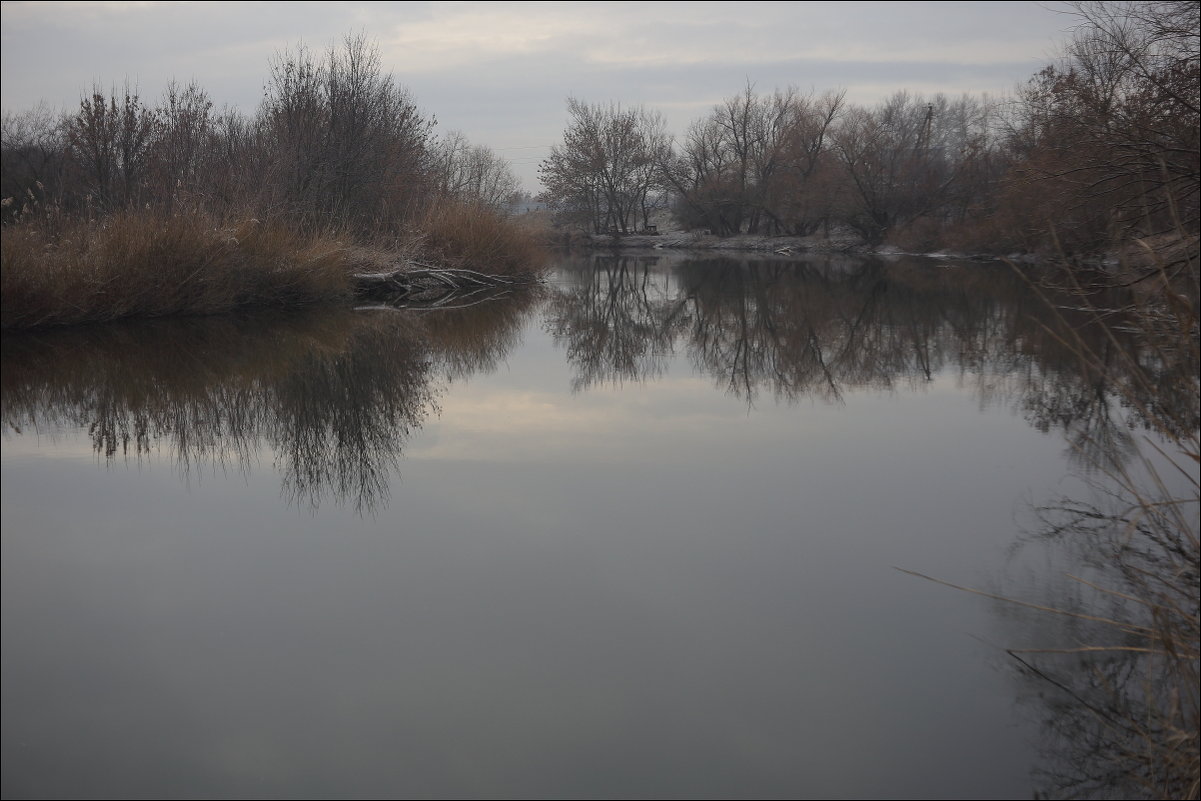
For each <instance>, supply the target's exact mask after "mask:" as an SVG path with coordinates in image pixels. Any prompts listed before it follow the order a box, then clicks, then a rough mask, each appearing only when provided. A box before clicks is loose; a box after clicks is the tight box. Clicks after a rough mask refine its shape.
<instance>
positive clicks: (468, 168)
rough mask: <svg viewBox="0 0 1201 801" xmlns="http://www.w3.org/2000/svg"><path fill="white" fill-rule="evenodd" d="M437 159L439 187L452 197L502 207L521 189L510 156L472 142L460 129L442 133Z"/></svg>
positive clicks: (436, 150) (492, 206)
mask: <svg viewBox="0 0 1201 801" xmlns="http://www.w3.org/2000/svg"><path fill="white" fill-rule="evenodd" d="M434 161H435V164H436V172H437V177H438V180H439V183H440V185H439V189H440V190H441V191H442V193H443V194H446V195H450V196H452V197H457V198H460V199H463V200H468V201H472V202H478V203H483V204H484V205H485V206H488V207H490V208H492V209H495V210H497V211H501V210H503V209H504V208H505V207H507V206H508V205H509V201H510V200H511V199H512V197H513V195H514V193H516V192H519V191H520V189H521V182H520V181H519V180H518V178H517V176H516V175H515V174H514V173H513V168H512V167H510V166H509V162H508V161H507V160H505V159H503V158H501V157H500V156H498V155H497V154H496V153H495V152H494V151H493V150H492V149H491V148H489V147H487V146H485V145H472V144H471V143H470V142H469V141H468V140H467V137H466V136H464V135H463V134H462V133H461V132H459V131H449V132H447V133H446V134H445V135H444V136H443V137H442V140H441V141H440V142H439V143H438V145H437V147H436V148H435V156H434Z"/></svg>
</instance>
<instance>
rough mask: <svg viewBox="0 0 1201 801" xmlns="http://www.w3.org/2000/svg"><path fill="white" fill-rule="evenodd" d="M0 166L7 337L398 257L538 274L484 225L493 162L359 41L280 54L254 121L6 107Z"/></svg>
mask: <svg viewBox="0 0 1201 801" xmlns="http://www.w3.org/2000/svg"><path fill="white" fill-rule="evenodd" d="M0 167H2V169H0V196H2V197H3V198H4V200H3V208H2V210H0V221H2V222H3V225H4V243H3V267H2V270H3V275H2V282H3V296H2V298H3V325H4V327H11V326H21V327H25V326H30V325H47V324H57V323H70V322H82V321H87V320H104V319H114V318H117V317H123V316H155V315H164V314H177V313H212V312H219V311H224V310H228V309H231V308H236V307H238V306H242V305H294V304H297V303H309V302H318V301H324V300H330V299H337V298H340V297H344V296H345V295H347V294H348V293H349V291H350V286H351V284H350V276H351V275H352V274H353V273H354V272H356V271H361V270H363V269H364V268H367V269H372V270H384V269H395V268H396V267H398V266H400V265H401V264H402V263H403V261H404V260H405V259H406V258H409V257H414V256H423V257H425V258H426V259H430V260H445V261H447V262H449V263H452V264H453V265H454V266H466V267H471V268H472V269H476V270H479V271H481V272H489V273H497V272H504V273H510V274H511V273H523V272H534V271H536V270H537V269H538V268H539V266H540V263H541V258H540V255H539V253H538V251H537V248H536V246H535V244H534V239H533V237H532V236H531V235H530V234H529V233H528V232H526V231H524V230H522V229H521V228H519V227H518V226H516V225H515V224H514V223H513V222H512V221H511V220H510V219H508V218H507V217H506V216H505V215H503V214H502V213H500V211H501V209H502V208H503V207H504V206H505V205H506V204H507V203H508V201H509V197H510V195H511V194H512V193H513V192H515V191H516V190H517V188H518V184H517V180H516V178H515V177H514V175H513V173H512V171H511V170H510V169H509V167H508V165H507V163H506V162H504V161H503V160H502V159H500V158H498V157H497V156H496V155H495V154H494V153H492V151H490V150H488V149H487V148H486V147H483V146H478V145H477V146H472V145H471V144H470V143H468V142H467V141H466V140H465V139H464V138H463V137H462V136H461V135H459V134H456V133H453V132H452V133H450V134H448V135H447V136H446V137H444V138H443V139H441V140H439V139H437V138H436V137H435V135H434V123H433V121H432V119H431V118H430V117H428V116H426V115H425V114H423V113H422V112H421V110H420V109H419V108H418V107H417V105H416V103H415V102H414V101H413V99H412V98H411V97H410V96H409V94H408V92H407V91H406V90H405V89H404V88H403V87H402V86H400V85H399V84H398V83H397V82H396V81H395V80H394V79H393V78H392V76H391V75H389V74H386V73H385V72H384V71H383V69H382V66H381V63H380V57H379V54H378V51H377V49H376V48H375V47H374V46H373V45H372V44H370V43H369V42H368V41H367V39H366V38H365V37H363V36H351V37H347V38H346V39H345V40H344V41H343V42H342V43H341V45H339V46H335V47H331V48H330V49H329V50H328V51H327V52H325V53H324V54H322V55H320V56H318V55H315V54H313V53H312V52H310V51H308V50H306V49H305V48H303V47H300V48H297V49H296V50H292V51H287V52H283V53H280V54H277V56H276V57H275V58H274V59H273V60H272V61H271V64H270V75H269V78H268V80H267V83H266V89H265V93H264V98H263V101H262V104H261V105H260V107H259V109H258V110H257V112H256V113H254V114H253V115H246V114H243V113H241V112H238V111H234V110H230V109H216V108H215V107H214V105H213V102H212V100H211V99H210V98H209V96H208V94H207V93H206V92H205V91H204V89H202V88H201V87H199V86H197V85H195V84H189V85H187V86H181V85H179V84H175V83H172V84H171V85H169V86H168V88H167V90H166V91H165V93H164V95H163V97H162V99H161V100H160V101H159V102H158V104H157V105H154V106H151V105H148V104H147V103H146V102H145V101H144V100H143V99H142V98H141V97H140V96H139V95H138V93H137V91H136V90H135V89H133V88H131V87H129V86H128V85H126V86H125V87H124V89H122V90H116V89H113V90H111V91H110V92H105V91H104V90H103V89H102V88H100V87H96V88H95V89H94V90H93V92H92V93H91V95H90V96H89V97H86V98H84V99H82V100H81V101H80V104H79V108H78V110H76V111H74V112H72V113H69V114H65V115H60V114H57V113H54V112H51V111H49V110H48V109H46V108H39V109H34V110H32V111H26V112H24V113H20V114H6V115H5V117H4V128H3V148H2V165H0ZM423 248H424V250H423Z"/></svg>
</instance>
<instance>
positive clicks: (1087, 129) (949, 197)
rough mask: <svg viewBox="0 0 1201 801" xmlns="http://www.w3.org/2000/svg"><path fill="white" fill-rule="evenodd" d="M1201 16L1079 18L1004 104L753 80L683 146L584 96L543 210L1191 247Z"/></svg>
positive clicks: (955, 241)
mask: <svg viewBox="0 0 1201 801" xmlns="http://www.w3.org/2000/svg"><path fill="white" fill-rule="evenodd" d="M1198 8H1199V5H1198V4H1197V3H1194V2H1132V3H1085V4H1079V5H1078V6H1077V12H1078V15H1079V20H1080V24H1079V26H1078V27H1077V28H1076V30H1075V32H1074V35H1073V38H1072V40H1071V42H1070V43H1069V44H1068V46H1067V48H1066V53H1065V56H1064V58H1063V59H1062V60H1061V62H1060V63H1058V64H1056V65H1053V66H1050V67H1047V68H1046V69H1045V70H1043V71H1042V72H1040V73H1039V74H1037V75H1035V76H1034V77H1033V78H1031V80H1030V81H1029V83H1028V84H1027V85H1026V86H1025V87H1023V88H1021V90H1020V91H1019V92H1018V93H1017V94H1016V96H1015V97H1012V98H1008V99H1005V100H999V101H998V100H991V99H989V98H988V97H972V96H963V97H958V98H952V97H948V96H945V95H941V94H939V95H935V96H933V97H924V96H921V95H915V94H910V93H908V92H898V93H896V94H894V95H893V96H891V97H889V98H888V99H887V100H885V101H883V102H882V103H879V104H877V105H876V106H873V107H863V106H856V105H853V104H851V103H848V102H847V100H846V97H845V94H844V93H843V92H839V91H834V92H826V93H824V94H815V93H810V94H805V93H802V92H799V91H797V90H796V89H791V88H790V89H784V90H776V91H773V92H770V93H766V92H758V91H756V90H755V87H754V86H752V85H750V84H748V85H747V86H746V87H745V88H744V89H743V90H742V91H741V92H739V93H738V94H737V95H734V96H732V97H730V98H729V99H727V100H726V101H724V102H723V103H720V104H718V105H717V106H715V107H714V108H713V110H712V111H711V112H710V113H709V114H708V115H707V116H705V117H703V118H701V119H699V120H696V121H694V122H693V123H692V124H691V125H690V126H689V128H688V129H687V131H686V132H685V133H684V135H683V136H682V137H679V138H671V137H669V136H668V135H667V134H666V133H665V130H664V126H663V123H662V118H661V117H660V116H659V115H658V114H657V113H655V112H653V111H649V110H646V109H642V108H635V109H631V108H623V107H621V106H619V105H607V106H605V105H589V104H587V103H584V102H582V101H580V100H578V99H575V98H572V99H570V100H569V101H568V115H569V122H568V126H567V129H566V130H565V132H564V135H563V142H562V144H560V145H557V146H556V147H555V148H554V149H553V150H552V152H551V155H550V157H549V158H548V159H547V160H546V161H544V162H543V164H542V166H541V177H542V180H543V184H544V186H545V188H546V191H545V194H544V199H545V200H546V201H548V202H549V203H550V204H551V206H552V208H554V209H555V210H556V212H557V213H558V218H559V221H560V222H563V223H570V224H575V225H578V226H580V227H581V228H585V229H588V230H591V231H593V232H595V233H603V232H613V233H627V232H629V231H631V230H634V229H635V228H636V227H637V226H636V223H638V222H640V223H641V224H642V226H643V227H645V225H646V222H647V219H648V213H649V211H651V210H653V209H655V208H657V207H662V206H664V205H667V204H670V205H671V208H672V211H673V213H674V215H675V217H676V219H677V221H678V222H679V223H681V224H682V225H684V226H685V227H687V228H689V229H694V230H695V229H704V230H708V231H710V232H711V233H713V234H716V235H718V236H733V235H737V234H760V235H801V236H804V235H810V234H814V233H818V232H822V231H824V232H827V233H828V232H829V230H830V228H831V226H835V225H838V226H845V227H847V228H850V229H852V230H853V231H855V232H856V233H858V234H859V235H860V236H861V237H862V238H863V239H864V240H865V241H867V242H869V243H872V244H880V243H884V242H892V243H895V244H901V245H903V246H909V247H923V248H933V247H940V246H941V247H947V246H950V247H967V248H980V249H992V250H1019V249H1027V250H1033V249H1038V248H1039V247H1045V246H1047V245H1048V244H1049V243H1051V242H1052V241H1054V243H1055V247H1058V248H1060V249H1066V250H1068V251H1069V252H1087V251H1095V250H1099V249H1104V248H1105V247H1107V246H1109V245H1110V244H1111V243H1112V242H1113V241H1115V237H1126V236H1139V237H1155V236H1159V235H1162V234H1165V233H1167V232H1173V231H1174V232H1177V233H1178V232H1179V231H1180V230H1181V229H1183V230H1184V231H1186V232H1193V233H1195V232H1196V231H1197V220H1198V209H1197V206H1198V201H1197V197H1198V189H1199V188H1201V184H1199V176H1201V169H1199V166H1198V151H1199V142H1198V130H1199V125H1198V108H1199V107H1201V103H1199V102H1198V87H1199V85H1201V81H1199V78H1198V61H1199V59H1198V52H1199V45H1198V42H1199V41H1201V38H1199V36H1198V33H1199V25H1198ZM635 210H636V211H640V212H641V217H639V216H638V215H637V214H633V213H632V211H635Z"/></svg>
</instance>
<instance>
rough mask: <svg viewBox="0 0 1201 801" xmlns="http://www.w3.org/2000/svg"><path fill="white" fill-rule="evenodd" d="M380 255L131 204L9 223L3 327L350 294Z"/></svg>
mask: <svg viewBox="0 0 1201 801" xmlns="http://www.w3.org/2000/svg"><path fill="white" fill-rule="evenodd" d="M371 259H372V254H371V253H370V252H369V251H365V250H364V249H362V248H356V247H354V246H353V244H352V243H350V242H349V241H348V240H346V239H345V238H343V237H339V236H336V235H324V236H323V235H301V234H297V233H295V232H294V231H292V230H290V229H289V228H287V227H285V226H284V225H282V224H279V223H271V222H262V223H260V222H259V221H257V220H244V221H241V222H238V223H235V224H232V225H222V224H220V223H219V222H218V221H216V220H214V219H213V218H211V217H209V216H207V215H204V214H188V215H165V214H160V213H156V212H152V211H145V212H137V211H127V212H122V213H119V214H115V215H113V216H111V217H108V218H105V219H103V220H100V221H77V222H72V223H66V224H62V225H60V226H57V227H56V228H55V229H51V228H50V227H49V226H45V225H38V224H16V225H9V226H5V229H4V237H3V250H2V261H0V292H2V294H0V298H2V300H0V308H2V311H3V315H2V320H3V322H2V325H3V327H4V328H31V327H37V326H48V325H67V324H74V323H84V322H100V321H106V320H115V319H119V318H125V317H162V316H168V315H189V314H217V313H222V312H227V311H231V310H233V309H236V308H239V307H245V306H298V305H306V304H314V303H322V302H329V301H336V300H339V299H344V298H346V297H348V296H349V294H350V291H351V282H350V280H349V276H350V274H351V273H352V272H354V271H356V270H359V269H362V268H363V267H364V262H370V261H371Z"/></svg>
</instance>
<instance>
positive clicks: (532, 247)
mask: <svg viewBox="0 0 1201 801" xmlns="http://www.w3.org/2000/svg"><path fill="white" fill-rule="evenodd" d="M419 228H420V230H421V231H422V233H423V234H424V238H423V240H422V250H423V251H424V253H425V255H426V258H427V259H429V260H431V261H434V262H437V263H439V264H442V265H444V266H447V267H463V268H466V269H469V270H476V271H478V272H481V273H486V274H489V275H537V274H539V273H541V272H542V270H543V269H544V268H545V266H546V262H547V254H546V252H545V251H544V250H543V248H542V247H541V245H540V244H539V242H538V238H537V236H536V235H535V233H534V232H532V231H530V230H528V229H527V228H525V227H523V226H522V225H521V224H519V223H518V222H517V221H516V220H514V219H513V218H512V217H506V216H505V215H503V214H501V213H499V212H497V211H495V210H494V209H491V208H489V207H488V206H485V205H483V204H479V203H467V202H463V201H458V200H451V199H443V200H440V201H438V202H437V203H435V204H434V205H433V206H431V207H430V209H429V210H428V211H427V212H426V214H425V217H424V218H423V219H422V220H421V222H420V224H419Z"/></svg>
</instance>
